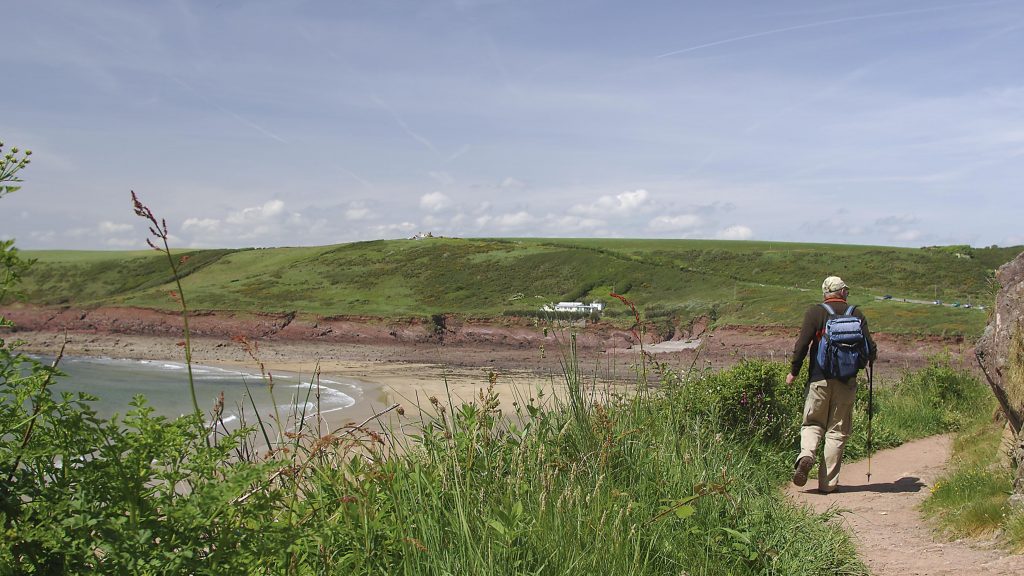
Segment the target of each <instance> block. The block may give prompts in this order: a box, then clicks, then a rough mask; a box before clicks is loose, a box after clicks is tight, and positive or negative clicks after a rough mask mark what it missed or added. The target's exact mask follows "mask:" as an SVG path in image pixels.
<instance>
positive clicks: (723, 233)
mask: <svg viewBox="0 0 1024 576" xmlns="http://www.w3.org/2000/svg"><path fill="white" fill-rule="evenodd" d="M753 235H754V231H753V230H751V229H750V228H749V227H747V226H744V225H742V224H737V225H735V226H729V227H728V228H723V229H722V230H719V231H718V234H716V235H715V236H716V237H717V238H720V239H722V240H749V239H750V238H751V237H752V236H753Z"/></svg>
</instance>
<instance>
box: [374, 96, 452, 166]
mask: <svg viewBox="0 0 1024 576" xmlns="http://www.w3.org/2000/svg"><path fill="white" fill-rule="evenodd" d="M373 101H374V102H376V103H377V105H378V106H380V107H381V108H383V109H385V110H387V111H388V113H389V114H391V118H393V119H394V121H395V123H396V124H398V126H399V127H400V128H401V129H402V130H404V131H405V133H406V134H408V135H409V137H411V138H412V139H413V140H415V141H417V142H419V143H420V144H423V145H424V146H426V147H427V149H429V150H430V151H431V152H433V153H434V155H435V156H440V155H441V153H440V152H438V151H437V148H435V147H434V144H433V143H432V142H431V141H430V140H427V138H426V137H425V136H422V135H420V134H419V133H417V132H416V131H414V130H413V129H412V128H410V127H409V125H408V124H406V123H405V120H403V119H402V117H401V116H399V115H398V113H397V112H395V111H394V110H393V109H392V108H391V106H388V104H387V102H385V101H383V100H381V99H380V98H378V97H377V96H376V95H374V96H373Z"/></svg>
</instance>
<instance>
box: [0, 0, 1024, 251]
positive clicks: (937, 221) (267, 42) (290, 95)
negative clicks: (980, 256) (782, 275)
mask: <svg viewBox="0 0 1024 576" xmlns="http://www.w3.org/2000/svg"><path fill="white" fill-rule="evenodd" d="M2 13H3V20H4V25H3V28H4V34H3V45H2V46H0V70H2V75H0V78H2V80H0V87H2V89H0V139H2V140H3V141H5V142H6V143H7V144H8V146H10V145H18V146H21V147H23V148H30V149H32V150H33V152H34V154H33V163H32V164H31V165H30V166H29V168H28V169H27V170H26V171H25V172H24V173H23V177H24V178H25V180H26V181H25V183H24V187H23V189H22V190H21V191H19V192H17V193H15V194H12V195H9V196H6V197H5V198H4V199H3V200H0V237H5V238H6V237H14V238H16V239H17V241H18V245H19V246H21V247H22V248H97V249H124V248H143V247H145V237H146V228H145V225H144V222H142V221H141V220H139V219H138V218H136V217H135V216H134V215H133V214H132V210H131V207H130V203H129V198H130V191H131V190H135V191H136V192H137V193H138V194H139V195H140V197H141V198H142V200H143V201H144V202H145V203H147V204H148V205H149V206H150V207H151V208H152V209H153V210H154V211H155V212H156V213H157V215H158V216H160V217H163V218H165V219H166V220H167V221H168V225H169V227H170V229H171V232H172V235H173V237H174V242H175V243H176V245H177V246H180V247H192V246H195V247H237V246H286V245H287V246H295V245H321V244H333V243H339V242H349V241H355V240H367V239H376V238H401V237H408V236H411V235H413V234H415V233H417V232H427V231H430V232H432V233H434V234H435V235H437V234H440V235H446V236H463V237H474V236H573V237H637V238H641V237H642V238H655V237H657V238H733V239H757V240H774V241H825V242H836V243H854V244H884V245H897V246H922V245H932V244H973V245H975V246H986V245H990V244H999V245H1002V246H1006V245H1016V244H1024V228H1022V227H1021V226H1020V225H1019V224H1018V221H1019V217H1020V214H1021V211H1020V210H1019V208H1020V207H1021V206H1022V205H1024V203H1022V201H1021V200H1019V198H1020V193H1019V191H1018V188H1020V187H1021V183H1022V182H1024V162H1021V160H1022V157H1024V59H1021V57H1020V55H1021V54H1024V3H1022V2H1019V1H1017V0H1013V1H974V2H956V1H951V2H949V3H941V2H940V3H936V2H933V1H907V2H900V1H892V0H885V1H868V0H864V1H830V2H821V1H820V0H819V1H789V0H778V1H771V2H764V1H691V2H680V1H666V2H641V1H638V2H623V1H583V0H566V1H551V0H543V1H529V0H526V1H513V0H508V1H502V0H446V1H432V0H415V1H414V0H409V1H389V0H375V1H368V0H363V1H342V0H338V1H328V0H309V1H297V0H250V1H242V0H221V1H215V0H206V1H198V0H197V1H188V0H177V1H164V2H138V1H125V2H120V1H113V0H109V1H102V2H101V1H89V0H34V1H32V2H17V3H10V4H9V5H6V6H5V7H4V8H3V9H2Z"/></svg>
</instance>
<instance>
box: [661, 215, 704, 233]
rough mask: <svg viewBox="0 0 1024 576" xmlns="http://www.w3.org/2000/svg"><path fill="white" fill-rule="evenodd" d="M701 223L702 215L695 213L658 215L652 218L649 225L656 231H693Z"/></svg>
mask: <svg viewBox="0 0 1024 576" xmlns="http://www.w3.org/2000/svg"><path fill="white" fill-rule="evenodd" d="M700 224H701V219H700V216H697V215H695V214H677V215H675V216H667V215H666V216H658V217H656V218H654V219H653V220H651V222H650V224H649V226H650V228H651V230H654V231H655V232H679V231H692V230H694V229H695V228H697V227H698V226H700Z"/></svg>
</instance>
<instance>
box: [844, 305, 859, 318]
mask: <svg viewBox="0 0 1024 576" xmlns="http://www.w3.org/2000/svg"><path fill="white" fill-rule="evenodd" d="M856 307H857V305H856V304H854V305H853V306H850V307H849V308H847V309H846V312H843V314H845V315H846V316H851V315H853V309H854V308H856Z"/></svg>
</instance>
